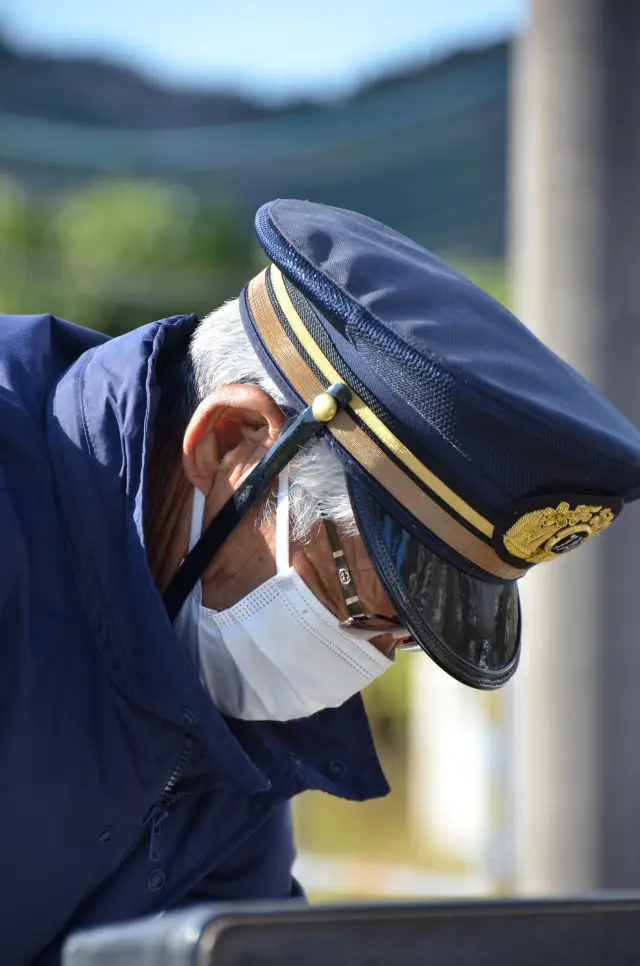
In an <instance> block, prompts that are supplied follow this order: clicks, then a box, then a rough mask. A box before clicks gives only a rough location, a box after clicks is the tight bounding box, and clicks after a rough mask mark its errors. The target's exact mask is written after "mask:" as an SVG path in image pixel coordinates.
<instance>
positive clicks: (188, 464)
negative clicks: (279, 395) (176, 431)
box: [182, 385, 285, 512]
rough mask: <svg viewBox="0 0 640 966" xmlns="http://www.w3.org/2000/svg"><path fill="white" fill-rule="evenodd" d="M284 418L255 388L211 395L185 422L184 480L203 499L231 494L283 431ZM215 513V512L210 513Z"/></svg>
mask: <svg viewBox="0 0 640 966" xmlns="http://www.w3.org/2000/svg"><path fill="white" fill-rule="evenodd" d="M284 421H285V418H284V414H283V412H282V410H281V409H280V407H279V406H278V405H277V403H275V402H274V401H273V399H272V398H271V396H269V394H268V393H266V392H265V391H264V390H263V389H260V388H259V387H258V386H248V385H231V386H224V387H223V388H222V389H218V390H216V391H215V392H212V393H211V394H210V395H209V396H207V398H206V399H204V400H203V401H202V402H201V403H200V405H199V406H198V408H197V409H196V411H195V413H194V414H193V416H192V417H191V420H190V421H189V425H188V426H187V430H186V432H185V434H184V440H183V456H182V466H183V470H184V473H185V476H186V477H187V478H188V480H189V481H190V482H191V483H192V484H193V486H197V487H198V489H199V490H201V491H202V492H203V493H204V494H205V495H206V496H209V495H210V494H211V491H212V490H213V489H214V487H218V488H224V490H225V492H226V494H227V497H228V491H229V488H231V490H236V489H237V488H238V486H239V485H240V483H241V482H242V480H243V479H244V478H245V477H246V476H247V474H248V473H250V472H251V470H252V469H253V467H254V466H255V465H256V464H257V463H259V461H260V460H261V459H262V457H263V456H264V454H265V453H266V451H267V450H268V449H269V447H270V446H271V445H272V444H273V443H274V442H275V440H276V439H277V438H278V436H279V435H280V433H281V432H282V428H283V426H284ZM214 512H217V511H214Z"/></svg>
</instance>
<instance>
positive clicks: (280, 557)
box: [276, 466, 291, 574]
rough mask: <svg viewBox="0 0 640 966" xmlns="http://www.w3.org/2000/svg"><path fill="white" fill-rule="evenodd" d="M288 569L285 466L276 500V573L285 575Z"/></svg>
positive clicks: (287, 495)
mask: <svg viewBox="0 0 640 966" xmlns="http://www.w3.org/2000/svg"><path fill="white" fill-rule="evenodd" d="M290 567H291V564H290V557H289V467H288V466H285V468H284V469H283V470H282V471H281V473H280V475H279V476H278V500H277V503H276V573H279V574H282V573H285V572H286V571H287V570H289V569H290Z"/></svg>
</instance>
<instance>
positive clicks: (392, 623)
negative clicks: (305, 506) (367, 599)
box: [322, 516, 422, 651]
mask: <svg viewBox="0 0 640 966" xmlns="http://www.w3.org/2000/svg"><path fill="white" fill-rule="evenodd" d="M322 519H323V521H324V526H325V530H326V532H327V537H328V538H329V544H330V546H331V552H332V554H333V559H334V562H335V565H336V570H337V571H338V579H339V581H340V587H341V588H342V594H343V596H344V602H345V604H346V605H347V611H348V612H349V617H348V618H347V620H345V621H340V627H343V628H345V629H348V628H359V629H360V630H365V631H377V632H378V633H379V634H392V635H393V636H394V637H395V638H396V639H397V640H398V643H397V644H396V647H397V649H398V650H399V651H421V650H422V648H421V647H420V645H419V644H417V643H416V642H415V641H414V639H413V638H412V636H411V634H410V632H409V631H408V630H407V628H406V627H404V625H403V624H402V623H401V622H400V621H399V620H398V618H397V617H385V616H383V615H382V614H365V613H364V610H363V608H362V603H361V601H360V597H359V596H358V591H357V590H356V585H355V582H354V579H353V574H352V573H351V571H350V570H349V568H348V566H347V561H346V557H345V555H344V550H343V549H342V544H341V543H340V538H339V537H338V531H337V529H336V526H335V524H334V523H333V522H332V521H331V520H328V519H327V518H326V517H325V516H323V518H322Z"/></svg>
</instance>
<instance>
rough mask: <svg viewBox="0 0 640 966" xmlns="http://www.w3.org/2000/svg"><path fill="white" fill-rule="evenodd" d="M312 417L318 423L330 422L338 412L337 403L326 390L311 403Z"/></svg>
mask: <svg viewBox="0 0 640 966" xmlns="http://www.w3.org/2000/svg"><path fill="white" fill-rule="evenodd" d="M311 412H312V413H313V416H314V419H317V420H318V422H320V423H328V422H330V421H331V420H332V419H333V417H334V416H335V414H336V413H337V412H338V404H337V402H336V401H335V399H334V398H333V396H331V395H329V393H328V392H323V393H320V395H319V396H316V398H315V399H314V400H313V402H312V403H311Z"/></svg>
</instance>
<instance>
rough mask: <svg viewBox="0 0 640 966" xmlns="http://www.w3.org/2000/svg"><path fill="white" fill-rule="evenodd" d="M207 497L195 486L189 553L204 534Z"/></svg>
mask: <svg viewBox="0 0 640 966" xmlns="http://www.w3.org/2000/svg"><path fill="white" fill-rule="evenodd" d="M205 501H206V497H205V495H204V493H203V492H202V490H199V489H198V487H197V486H194V488H193V507H192V510H191V531H190V533H189V553H191V551H192V550H193V548H194V547H195V545H196V544H197V542H198V540H199V539H200V536H201V534H202V523H203V521H204V504H205Z"/></svg>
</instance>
